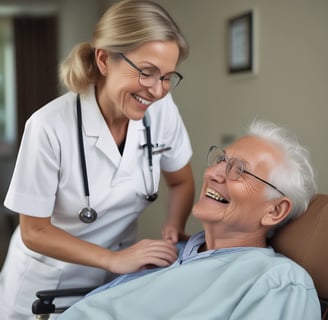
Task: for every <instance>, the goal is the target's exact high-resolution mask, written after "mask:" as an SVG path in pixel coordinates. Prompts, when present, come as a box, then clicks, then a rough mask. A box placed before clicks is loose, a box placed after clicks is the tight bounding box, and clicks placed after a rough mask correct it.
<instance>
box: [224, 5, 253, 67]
mask: <svg viewBox="0 0 328 320" xmlns="http://www.w3.org/2000/svg"><path fill="white" fill-rule="evenodd" d="M253 46H254V39H253V11H248V12H245V13H243V14H240V15H238V16H235V17H233V18H231V19H229V20H228V72H229V73H240V72H252V71H253V68H254V62H253V54H254V52H253V51H254V49H253Z"/></svg>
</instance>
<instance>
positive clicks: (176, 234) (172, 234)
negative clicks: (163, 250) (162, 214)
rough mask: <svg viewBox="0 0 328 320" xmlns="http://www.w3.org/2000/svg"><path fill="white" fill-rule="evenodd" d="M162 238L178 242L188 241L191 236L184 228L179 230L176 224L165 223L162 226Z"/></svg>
mask: <svg viewBox="0 0 328 320" xmlns="http://www.w3.org/2000/svg"><path fill="white" fill-rule="evenodd" d="M162 238H163V239H164V240H166V241H169V242H172V243H177V242H178V241H186V240H188V239H189V236H188V235H187V234H185V233H184V231H183V230H178V229H177V228H175V227H174V226H170V225H165V226H164V227H163V228H162Z"/></svg>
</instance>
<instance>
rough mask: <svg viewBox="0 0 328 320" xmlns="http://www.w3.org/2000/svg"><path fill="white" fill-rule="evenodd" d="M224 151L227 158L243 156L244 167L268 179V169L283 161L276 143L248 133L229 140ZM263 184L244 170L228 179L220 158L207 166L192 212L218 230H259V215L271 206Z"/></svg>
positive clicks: (260, 216)
mask: <svg viewBox="0 0 328 320" xmlns="http://www.w3.org/2000/svg"><path fill="white" fill-rule="evenodd" d="M225 154H226V157H227V158H228V159H229V158H232V157H233V158H238V159H240V160H242V161H243V163H244V167H245V169H246V170H247V171H249V172H251V173H253V174H255V175H256V176H258V177H260V178H262V179H264V180H267V181H269V182H270V172H271V171H272V169H274V168H276V167H277V166H280V165H281V164H282V161H283V160H282V154H281V152H280V150H279V149H278V148H277V147H276V146H274V145H272V144H269V143H268V142H266V141H264V140H262V139H259V138H256V137H251V136H246V137H243V138H241V139H239V140H237V141H236V142H234V143H233V144H231V145H230V146H229V147H227V148H226V149H225ZM266 188H268V186H267V185H266V184H265V183H263V182H261V181H259V180H258V179H256V178H254V177H253V176H251V175H249V174H245V173H244V174H242V175H241V176H240V178H239V179H238V180H231V179H229V178H228V177H227V176H226V162H225V161H222V162H220V163H219V164H216V165H214V166H212V167H209V168H207V169H206V171H205V174H204V182H203V187H202V191H201V194H200V198H199V201H198V202H197V203H196V204H195V205H194V208H193V215H194V216H195V217H196V218H198V219H199V220H200V221H201V222H202V223H205V224H211V225H213V226H215V225H217V226H220V230H221V231H222V230H225V231H227V232H228V233H232V234H234V233H235V234H239V233H246V234H252V233H254V232H257V231H258V230H260V228H261V219H262V217H263V216H264V215H265V214H266V212H268V210H269V208H270V207H271V206H272V202H271V201H270V200H268V199H267V197H266V196H265V190H266ZM213 195H214V196H213Z"/></svg>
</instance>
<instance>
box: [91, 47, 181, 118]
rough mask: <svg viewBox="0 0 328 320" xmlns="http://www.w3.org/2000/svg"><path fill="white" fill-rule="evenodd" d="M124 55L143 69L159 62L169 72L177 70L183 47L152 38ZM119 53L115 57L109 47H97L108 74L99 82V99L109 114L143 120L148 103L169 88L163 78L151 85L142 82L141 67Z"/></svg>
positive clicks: (97, 57)
mask: <svg viewBox="0 0 328 320" xmlns="http://www.w3.org/2000/svg"><path fill="white" fill-rule="evenodd" d="M124 55H125V56H126V58H127V59H129V60H130V61H131V62H133V63H134V64H135V65H136V66H137V67H138V68H139V69H143V68H146V67H152V66H155V67H157V68H158V69H159V71H160V73H161V75H165V74H167V73H169V72H172V71H175V69H176V65H177V62H178V58H179V48H178V45H177V44H176V43H175V42H173V41H172V42H171V41H165V42H164V41H152V42H148V43H145V44H143V45H141V46H140V47H138V48H137V49H135V50H133V51H130V52H128V53H126V54H124ZM118 57H119V56H118V55H117V54H116V55H115V58H114V57H113V58H112V57H111V55H110V53H108V52H106V51H105V50H101V49H98V50H97V51H96V59H97V62H98V67H99V66H100V67H99V69H100V72H101V73H102V75H103V76H104V77H102V80H101V81H100V82H99V83H97V86H96V87H97V89H96V92H97V100H98V103H99V105H100V107H101V109H102V112H103V113H104V114H105V115H106V114H107V112H109V113H110V115H111V116H112V117H125V118H128V119H133V120H139V119H141V118H143V116H144V113H145V111H146V110H147V109H148V107H149V106H150V105H151V104H152V103H153V102H155V101H157V100H159V99H161V98H163V97H164V96H165V95H166V94H167V93H168V91H166V90H165V89H164V88H163V85H162V81H157V82H156V83H155V84H154V85H153V86H152V87H150V88H145V87H143V86H141V85H140V84H139V72H138V70H136V69H135V68H134V67H132V66H131V65H130V64H129V63H128V62H127V61H125V60H124V59H123V58H118ZM98 60H99V61H98ZM99 63H100V64H101V65H99Z"/></svg>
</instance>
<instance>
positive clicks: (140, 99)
mask: <svg viewBox="0 0 328 320" xmlns="http://www.w3.org/2000/svg"><path fill="white" fill-rule="evenodd" d="M133 97H134V99H136V100H137V101H139V102H140V103H142V104H145V105H147V106H148V105H150V104H151V101H148V100H146V99H143V98H141V97H139V96H137V95H135V94H133Z"/></svg>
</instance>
